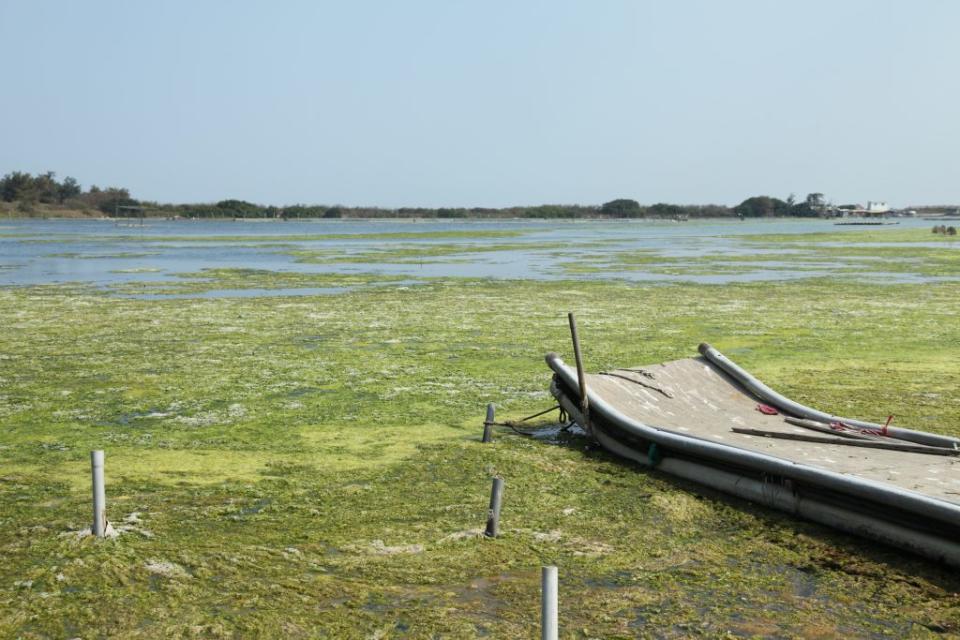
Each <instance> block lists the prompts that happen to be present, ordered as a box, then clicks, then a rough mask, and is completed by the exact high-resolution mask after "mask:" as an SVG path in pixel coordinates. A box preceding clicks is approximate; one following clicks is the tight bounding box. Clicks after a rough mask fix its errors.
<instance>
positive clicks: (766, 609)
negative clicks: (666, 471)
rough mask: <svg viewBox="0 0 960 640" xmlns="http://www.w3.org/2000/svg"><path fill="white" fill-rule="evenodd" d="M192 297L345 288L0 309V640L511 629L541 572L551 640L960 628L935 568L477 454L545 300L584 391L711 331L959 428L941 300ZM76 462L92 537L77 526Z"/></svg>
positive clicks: (801, 285)
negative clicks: (116, 532)
mask: <svg viewBox="0 0 960 640" xmlns="http://www.w3.org/2000/svg"><path fill="white" fill-rule="evenodd" d="M759 241H764V242H769V243H774V242H785V241H781V240H779V239H777V240H773V239H766V240H761V239H758V242H759ZM823 250H824V251H826V250H828V248H826V247H824V248H823ZM829 250H832V249H829ZM931 251H934V250H933V249H924V254H923V255H918V256H915V255H913V254H911V256H910V257H911V258H917V259H926V258H925V253H927V252H931ZM937 255H938V256H939V257H936V259H935V260H933V261H932V262H930V263H929V264H932V265H933V266H932V267H930V268H934V267H935V268H936V269H937V270H941V269H949V268H951V263H950V261H949V259H948V258H949V255H952V254H949V255H941V254H937ZM205 277H206V278H207V279H206V280H204V285H203V286H205V287H209V288H211V289H215V288H224V287H236V286H238V283H247V284H249V286H255V287H289V286H291V285H294V286H318V287H326V286H342V287H344V289H343V291H342V292H341V293H337V294H334V295H322V296H299V297H285V296H266V297H253V298H195V299H171V300H142V299H132V298H123V297H117V296H112V295H108V294H106V293H104V292H103V291H101V290H97V289H93V288H87V287H83V286H33V287H20V288H6V289H0V319H2V329H0V558H2V561H0V637H11V638H73V637H79V638H95V637H123V638H138V637H143V638H171V637H172V638H181V637H182V638H193V637H202V638H232V637H256V636H262V637H288V638H315V637H321V638H324V637H327V638H473V637H491V638H533V637H538V631H537V629H538V617H539V569H540V566H541V565H543V564H556V565H558V566H559V568H560V623H561V636H562V637H565V638H632V637H652V638H685V637H691V636H697V637H716V638H753V637H782V638H794V637H804V638H809V637H814V638H834V637H838V636H847V637H878V638H879V637H894V638H902V637H920V638H923V637H948V636H954V635H957V634H960V595H958V592H960V577H958V576H957V575H956V573H955V572H954V571H950V570H948V569H946V568H944V567H940V566H937V565H935V564H933V563H930V562H927V561H924V560H921V559H918V558H914V557H911V556H906V555H903V554H902V553H900V552H898V551H896V550H893V549H890V548H887V547H883V546H880V545H876V544H874V543H870V542H867V541H864V540H860V539H856V538H852V537H848V536H845V535H843V534H840V533H837V532H834V531H832V530H829V529H826V528H823V527H820V526H817V525H814V524H811V523H807V522H803V521H799V520H795V519H792V518H790V517H788V516H786V515H783V514H779V513H776V512H773V511H770V510H766V509H762V508H759V507H756V506H753V505H751V504H748V503H745V502H742V501H738V500H734V499H731V498H726V497H723V496H720V495H717V494H713V493H710V492H708V491H706V490H704V489H703V488H700V487H695V486H692V485H688V484H685V483H683V482H680V481H677V480H674V479H671V478H669V477H667V476H664V475H661V474H659V473H657V472H656V471H649V470H645V469H642V468H638V467H636V466H634V465H631V464H627V463H624V462H621V461H619V460H617V459H615V458H613V457H611V456H609V455H607V454H606V453H604V452H603V451H600V450H597V449H596V448H594V447H592V446H590V443H589V442H587V441H585V440H584V439H582V438H580V437H577V436H575V435H564V434H561V435H557V436H551V437H542V438H524V437H521V436H519V435H517V434H514V433H512V432H509V431H506V432H498V433H497V434H496V436H495V441H494V443H493V444H490V445H483V444H480V442H479V437H480V434H481V430H482V421H483V418H484V409H485V405H486V403H487V402H495V403H496V405H497V411H498V414H497V415H498V418H511V417H520V416H523V415H527V414H530V413H533V412H535V411H537V410H540V409H543V408H546V407H548V406H550V405H551V398H550V397H549V394H548V393H547V386H548V383H549V373H548V370H547V368H546V367H545V365H544V364H543V360H542V356H543V354H544V353H545V352H547V351H558V352H561V353H563V354H565V355H567V356H569V355H570V353H569V352H570V348H569V336H568V329H567V321H566V312H567V311H574V312H576V313H577V318H578V322H579V325H580V333H581V340H582V342H583V348H584V352H585V358H586V361H587V365H588V367H589V368H590V369H592V370H600V369H605V368H612V367H616V366H625V365H631V364H635V363H637V362H655V361H665V360H670V359H675V358H680V357H687V356H690V355H692V354H693V353H695V350H696V345H697V344H698V343H699V342H702V341H708V342H710V343H711V344H714V345H715V346H716V347H717V348H719V349H720V350H722V351H724V352H725V353H727V354H729V355H730V356H731V357H733V358H735V359H736V360H737V362H738V363H740V364H742V365H743V366H744V367H746V368H747V369H749V370H750V371H751V372H753V373H755V374H756V375H757V376H758V377H760V378H761V379H763V380H764V381H766V382H768V383H769V384H770V385H771V386H773V387H774V388H776V389H777V390H778V391H780V392H782V393H784V394H786V395H788V396H790V397H792V398H795V399H796V400H798V401H800V402H804V403H806V404H812V405H816V406H818V407H822V408H824V409H827V410H831V411H834V412H836V413H838V414H842V415H852V416H861V417H864V418H869V419H882V418H885V417H886V416H887V415H888V414H890V413H893V414H895V416H896V420H897V422H898V423H900V424H904V425H910V426H912V427H915V428H919V429H925V430H930V431H937V432H942V433H950V434H953V435H957V434H958V433H960V392H958V388H960V370H958V368H957V366H956V362H957V356H958V355H960V354H958V345H960V326H958V323H957V322H956V318H957V317H958V314H960V283H956V282H930V283H925V284H865V283H858V282H853V281H849V280H846V279H804V280H797V281H792V282H789V283H763V284H760V283H754V284H751V283H739V284H727V285H723V286H715V285H704V284H682V283H680V284H665V285H656V284H644V283H629V282H621V281H583V280H558V281H529V280H514V281H498V280H477V279H452V278H451V279H434V280H428V281H424V282H422V283H419V284H413V285H397V284H392V283H390V282H385V280H384V278H383V277H378V276H364V275H353V276H350V277H349V278H344V277H337V278H331V277H329V276H324V275H315V276H311V275H298V276H291V275H289V274H280V273H277V274H272V273H269V272H255V273H253V272H251V273H244V272H237V271H223V272H210V273H206V274H205ZM294 280H295V282H294ZM164 286H167V285H164ZM187 286H194V285H187ZM568 359H569V357H568ZM538 424H539V425H542V426H544V427H550V426H553V425H551V423H550V420H549V418H545V419H542V420H541V421H540V422H539V423H538ZM550 432H551V433H553V431H550ZM92 449H104V450H105V451H106V477H107V504H108V515H109V518H110V520H111V521H112V522H113V523H114V525H115V526H116V527H117V528H118V529H121V530H122V531H123V533H122V534H121V535H120V536H119V537H117V538H115V539H109V540H100V541H98V540H93V539H90V538H89V537H81V536H78V535H76V534H75V533H73V532H76V531H78V530H80V529H82V528H83V527H85V526H89V524H88V521H89V519H90V498H89V493H90V489H89V452H90V450H92ZM494 475H500V476H502V477H503V478H504V479H505V482H506V490H505V496H504V506H503V512H502V519H501V530H502V535H501V537H499V538H497V539H493V540H491V539H485V538H483V537H482V536H481V535H479V533H480V531H481V530H482V527H483V524H484V521H485V518H486V509H487V500H488V496H489V487H490V478H491V477H492V476H494Z"/></svg>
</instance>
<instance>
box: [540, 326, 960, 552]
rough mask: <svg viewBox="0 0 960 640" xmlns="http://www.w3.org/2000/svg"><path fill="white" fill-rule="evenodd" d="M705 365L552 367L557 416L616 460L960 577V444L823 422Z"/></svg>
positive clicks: (709, 351) (721, 361) (710, 352)
mask: <svg viewBox="0 0 960 640" xmlns="http://www.w3.org/2000/svg"><path fill="white" fill-rule="evenodd" d="M700 353H701V356H700V357H696V358H686V359H682V360H675V361H673V362H666V363H662V364H655V365H646V366H642V367H635V368H630V369H617V370H613V371H608V372H601V373H596V374H587V373H585V372H582V368H581V373H582V378H580V377H579V376H578V369H577V368H574V367H570V366H567V365H566V364H565V363H564V362H563V360H562V359H561V358H560V357H559V356H557V355H555V354H549V355H547V357H546V360H547V364H548V365H549V366H550V368H551V369H552V370H553V371H554V376H553V381H552V383H551V392H552V393H553V395H554V396H555V397H556V398H557V400H558V402H559V403H560V406H561V407H562V408H563V409H564V410H565V411H566V412H567V414H568V415H570V416H571V418H572V419H573V420H574V421H575V422H576V423H577V424H579V425H580V426H582V427H583V428H584V429H585V430H586V431H587V432H588V433H589V434H590V435H591V436H592V437H593V438H594V439H595V440H596V441H597V442H598V443H599V444H600V445H601V446H603V447H604V448H605V449H608V450H609V451H611V452H612V453H614V454H617V455H619V456H622V457H624V458H628V459H631V460H634V461H637V462H639V463H641V464H644V465H647V466H651V467H656V468H657V469H659V470H661V471H663V472H665V473H668V474H672V475H675V476H678V477H681V478H684V479H687V480H690V481H693V482H696V483H699V484H702V485H706V486H709V487H711V488H713V489H716V490H719V491H722V492H725V493H728V494H732V495H735V496H738V497H740V498H745V499H747V500H750V501H753V502H756V503H760V504H763V505H766V506H768V507H773V508H776V509H780V510H782V511H786V512H788V513H791V514H794V515H797V516H800V517H804V518H807V519H809V520H813V521H816V522H819V523H822V524H825V525H828V526H831V527H834V528H837V529H840V530H842V531H845V532H848V533H852V534H857V535H860V536H864V537H867V538H871V539H874V540H878V541H881V542H884V543H887V544H890V545H894V546H897V547H900V548H902V549H905V550H908V551H911V552H913V553H917V554H920V555H924V556H926V557H928V558H932V559H934V560H936V561H940V562H945V563H948V564H950V565H953V566H960V466H958V465H960V439H957V438H950V437H946V436H941V435H937V434H932V433H927V432H923V431H917V430H912V429H904V428H898V427H894V426H886V425H879V424H873V423H868V422H863V421H859V420H852V419H846V418H840V417H837V416H833V415H830V414H827V413H824V412H821V411H817V410H816V409H812V408H810V407H806V406H804V405H801V404H799V403H797V402H794V401H792V400H790V399H788V398H786V397H784V396H782V395H780V394H778V393H776V392H775V391H773V390H772V389H770V388H768V387H767V386H765V385H764V384H763V383H762V382H760V381H759V380H757V379H756V378H754V377H753V376H751V375H750V374H749V373H747V372H746V371H744V370H743V369H741V368H740V367H739V366H737V365H736V364H735V363H733V362H732V361H731V360H729V359H728V358H726V357H725V356H724V355H723V354H721V353H720V352H718V351H717V350H716V349H713V348H712V347H710V346H709V345H706V344H702V345H700ZM581 389H585V390H586V402H584V399H583V395H582V393H581Z"/></svg>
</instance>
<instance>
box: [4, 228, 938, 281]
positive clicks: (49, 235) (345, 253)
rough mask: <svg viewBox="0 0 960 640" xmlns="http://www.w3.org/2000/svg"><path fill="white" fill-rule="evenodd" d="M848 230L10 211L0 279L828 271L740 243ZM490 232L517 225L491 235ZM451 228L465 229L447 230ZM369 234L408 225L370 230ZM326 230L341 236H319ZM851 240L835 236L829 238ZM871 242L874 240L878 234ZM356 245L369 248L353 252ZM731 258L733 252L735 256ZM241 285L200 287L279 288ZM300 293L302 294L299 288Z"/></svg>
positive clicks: (862, 273)
mask: <svg viewBox="0 0 960 640" xmlns="http://www.w3.org/2000/svg"><path fill="white" fill-rule="evenodd" d="M929 224H930V223H929V221H924V220H919V219H903V220H901V222H900V225H898V227H897V228H898V229H904V228H926V227H928V226H929ZM844 230H848V231H851V232H855V231H858V230H860V229H859V228H858V227H857V226H849V227H837V226H835V225H834V223H833V222H831V221H828V220H757V221H737V220H703V221H691V222H684V223H676V222H667V221H649V220H622V221H542V220H536V221H530V220H491V221H476V220H468V221H463V220H456V221H405V220H403V221H401V220H348V221H337V220H310V221H287V222H283V221H262V220H260V221H228V220H217V221H189V220H181V221H167V220H158V221H149V222H147V223H145V224H144V225H142V226H141V225H139V224H137V223H130V222H124V223H117V222H116V221H111V220H9V221H6V222H4V223H3V224H0V285H36V284H57V283H68V282H69V283H84V284H92V285H95V286H101V287H109V286H113V285H118V284H124V283H137V282H142V283H160V282H175V281H179V279H178V277H177V274H183V273H196V272H199V271H202V270H204V269H215V268H216V269H224V268H226V269H238V268H243V269H261V270H270V271H280V272H292V273H305V274H315V273H325V274H382V275H390V276H408V277H414V278H433V277H472V278H477V277H480V278H501V279H507V278H532V279H559V278H583V279H598V278H600V279H628V280H635V281H665V282H672V281H686V282H698V283H727V282H746V281H764V280H771V281H773V280H790V279H796V278H808V277H817V276H829V275H834V273H835V271H834V270H835V269H837V268H842V267H850V266H851V263H850V262H848V261H846V260H844V259H843V257H838V258H836V259H832V261H826V262H824V261H819V262H806V263H801V265H800V266H801V267H802V268H801V269H796V268H793V266H792V265H791V263H790V262H789V261H785V260H784V258H785V257H791V256H801V257H802V256H803V255H804V254H805V253H806V252H805V251H804V248H803V247H799V248H798V247H790V248H783V249H779V248H771V247H770V246H757V245H756V244H755V243H749V242H745V241H744V240H743V236H747V235H755V234H783V233H790V234H800V233H814V232H825V231H826V232H832V233H836V232H838V231H844ZM490 232H506V233H508V234H518V235H516V236H513V235H508V236H507V237H491V236H490ZM450 233H454V234H462V235H458V236H455V237H450V235H449V234H450ZM371 234H403V235H394V236H387V237H371ZM429 234H448V235H432V236H431V235H429ZM473 234H477V235H473ZM331 235H335V236H337V237H323V236H331ZM351 236H355V237H351ZM846 244H847V243H831V245H832V246H843V245H846ZM850 244H851V245H852V243H850ZM882 244H883V245H886V244H888V243H882ZM918 244H920V243H910V244H909V245H899V246H916V245H918ZM922 244H923V245H926V244H928V243H922ZM932 244H935V243H932ZM439 245H444V246H445V247H450V248H452V249H448V250H447V252H445V253H441V254H440V255H434V254H433V253H431V250H435V249H437V248H439ZM876 245H877V246H881V243H876ZM857 246H864V245H862V244H859V245H857ZM871 246H872V245H871ZM419 247H422V249H423V255H422V256H418V253H417V250H418V248H419ZM459 247H462V249H463V251H462V252H459ZM501 247H502V248H501ZM294 251H298V252H317V253H316V254H314V255H316V256H319V258H320V260H318V261H316V262H306V261H303V257H302V256H297V255H292V254H291V252H294ZM378 252H379V253H382V254H383V257H382V259H381V258H378V257H377V253H378ZM397 252H402V253H403V255H404V259H403V260H397V259H396V258H395V256H396V254H397ZM361 254H362V255H363V256H368V257H367V258H361V259H358V256H360V255H361ZM632 255H644V256H654V257H663V258H671V259H674V260H673V261H670V262H669V264H668V266H669V267H671V268H672V272H668V273H663V272H662V269H659V268H654V267H658V266H659V265H657V264H656V263H655V262H653V263H647V264H643V265H633V266H631V267H630V268H624V266H623V265H622V264H620V263H618V262H617V259H618V258H619V257H622V256H632ZM760 255H763V256H767V255H769V256H770V258H771V259H770V260H769V261H762V262H758V261H756V256H760ZM737 256H743V257H744V259H745V261H744V262H743V263H737V262H736V261H735V258H736V257H737ZM677 258H682V259H689V260H691V263H689V264H686V265H684V264H682V263H680V264H678V263H677V262H676V259H677ZM704 258H722V259H723V260H724V266H726V267H736V268H734V269H729V268H728V269H720V268H717V269H714V270H713V271H711V266H710V265H709V264H703V263H697V262H695V261H696V260H700V259H704ZM730 258H734V260H733V261H730ZM778 258H779V260H778ZM747 259H750V261H747ZM584 267H586V268H584ZM646 267H651V268H646ZM856 267H857V273H856V274H854V275H848V276H847V277H861V278H863V279H864V280H876V279H880V278H882V279H884V280H886V281H890V280H893V281H900V282H915V281H925V280H930V281H933V280H936V279H941V278H932V277H930V278H927V277H925V276H922V275H918V274H910V273H885V272H883V265H882V264H877V265H876V267H875V269H876V270H875V271H874V270H873V268H872V267H871V266H870V264H869V263H868V262H865V261H863V260H862V259H861V260H859V261H857V262H856ZM685 271H686V272H685ZM237 291H239V290H233V291H232V292H231V291H225V290H221V292H220V293H219V294H218V293H217V292H206V293H204V295H205V296H213V297H216V296H217V295H244V296H256V295H266V294H267V293H268V292H269V295H276V291H275V290H267V289H249V290H244V291H243V293H242V294H240V293H237ZM298 292H299V293H300V294H307V292H306V291H305V290H299V291H298ZM315 292H319V293H326V292H325V291H315ZM190 297H196V295H195V294H192V295H191V296H190Z"/></svg>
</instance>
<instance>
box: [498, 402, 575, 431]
mask: <svg viewBox="0 0 960 640" xmlns="http://www.w3.org/2000/svg"><path fill="white" fill-rule="evenodd" d="M558 409H559V410H560V416H559V421H560V422H562V423H563V424H564V425H565V426H564V428H566V427H568V426H570V425H569V424H568V416H567V412H566V411H564V410H563V407H561V406H560V405H554V406H552V407H550V408H549V409H544V410H543V411H540V412H538V413H534V414H533V415H529V416H527V417H525V418H520V419H519V420H507V421H506V422H486V421H485V422H484V423H483V424H485V425H487V424H489V425H492V426H494V427H508V428H510V429H512V430H513V431H514V432H516V433H518V434H520V435H521V436H529V435H532V434H531V432H529V431H523V430H522V429H518V428H517V425H519V424H520V423H521V422H526V421H528V420H533V419H534V418H539V417H540V416H543V415H546V414H548V413H550V412H551V411H556V410H558Z"/></svg>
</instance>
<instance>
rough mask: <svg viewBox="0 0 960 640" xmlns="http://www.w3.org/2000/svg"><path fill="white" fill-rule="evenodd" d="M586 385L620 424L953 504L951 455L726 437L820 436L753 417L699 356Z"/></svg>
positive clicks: (778, 419)
mask: <svg viewBox="0 0 960 640" xmlns="http://www.w3.org/2000/svg"><path fill="white" fill-rule="evenodd" d="M611 374H615V375H611ZM575 375H576V374H575V373H574V376H575ZM587 387H588V388H589V389H590V391H591V394H597V395H598V396H600V397H602V398H603V399H604V400H605V401H606V402H607V403H609V404H610V405H611V406H612V407H614V408H616V409H617V410H618V411H620V412H621V413H623V414H624V415H625V416H627V417H628V418H632V419H634V420H636V421H638V422H641V423H643V424H646V425H648V426H650V427H655V428H658V429H663V430H665V431H672V432H674V433H678V434H682V435H684V436H689V437H695V438H702V439H704V440H709V441H712V442H715V443H718V444H724V445H727V446H731V447H737V448H740V449H745V450H748V451H755V452H759V453H764V454H767V455H771V456H776V457H778V458H781V459H784V460H788V461H790V462H795V463H799V464H804V465H807V466H810V467H818V468H821V469H826V470H829V471H833V472H836V473H842V474H847V475H852V476H857V477H860V478H863V479H866V480H871V481H876V482H879V483H885V484H889V485H894V486H896V487H899V488H901V489H906V490H908V491H913V492H916V493H921V494H924V495H927V496H929V497H931V498H935V499H938V500H942V501H945V502H951V503H954V504H957V505H960V473H958V472H960V466H957V465H958V464H960V458H957V457H954V456H935V455H928V454H923V453H912V452H904V451H890V450H883V449H867V448H859V447H852V446H847V445H840V444H824V443H814V442H798V441H793V440H780V439H775V438H766V437H763V436H754V435H748V434H742V433H735V432H733V431H731V429H732V428H733V427H743V428H751V429H761V430H764V431H780V432H783V433H794V434H802V435H823V436H826V434H817V433H816V432H814V431H810V430H809V429H804V428H802V427H797V426H794V425H791V424H788V423H787V422H785V421H784V416H783V415H773V416H771V415H765V414H763V413H761V412H760V411H758V410H757V404H758V403H757V400H756V399H755V398H754V397H753V396H752V395H750V393H749V392H747V391H746V390H745V389H744V388H743V387H741V386H740V385H739V384H738V383H736V382H734V381H733V380H731V379H730V378H729V377H728V376H727V375H726V374H724V373H723V372H722V371H720V370H719V369H718V368H717V367H716V366H715V365H714V364H712V363H711V362H709V361H708V360H706V359H705V358H702V357H699V358H687V359H684V360H675V361H673V362H667V363H663V364H655V365H645V366H643V367H635V368H631V369H614V370H612V371H610V372H608V373H606V374H587Z"/></svg>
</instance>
